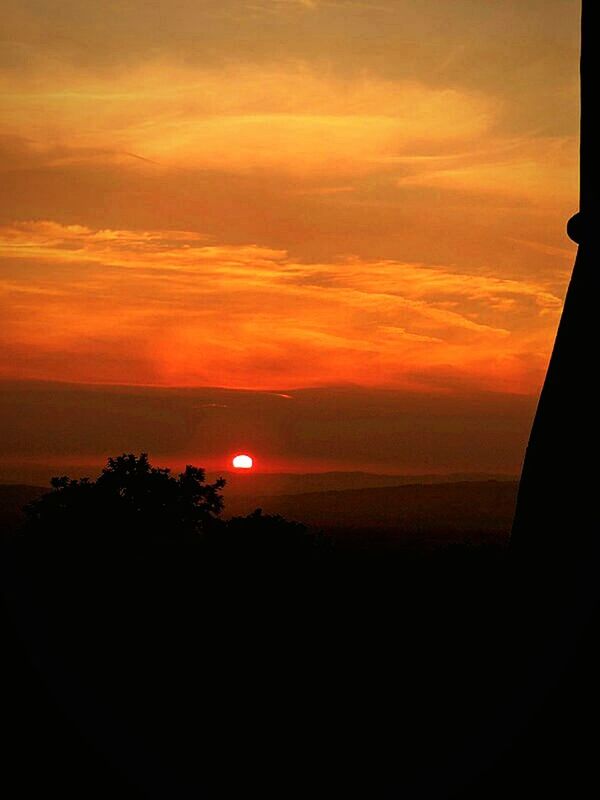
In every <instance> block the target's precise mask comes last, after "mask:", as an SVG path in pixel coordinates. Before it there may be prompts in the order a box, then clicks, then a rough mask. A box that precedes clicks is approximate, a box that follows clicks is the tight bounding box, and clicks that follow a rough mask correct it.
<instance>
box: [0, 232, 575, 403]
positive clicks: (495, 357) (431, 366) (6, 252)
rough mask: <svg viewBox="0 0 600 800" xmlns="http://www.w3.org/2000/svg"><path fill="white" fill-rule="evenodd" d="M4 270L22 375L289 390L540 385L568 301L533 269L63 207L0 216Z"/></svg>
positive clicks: (10, 365)
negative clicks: (497, 269) (45, 215)
mask: <svg viewBox="0 0 600 800" xmlns="http://www.w3.org/2000/svg"><path fill="white" fill-rule="evenodd" d="M0 267H1V274H2V278H1V280H0V291H1V294H2V301H1V303H2V306H3V308H4V313H5V320H6V322H5V326H4V329H3V333H2V338H3V339H4V352H5V356H4V360H3V363H2V372H3V374H5V375H7V376H12V377H29V378H48V377H54V378H58V377H60V378H62V379H64V380H84V381H94V380H99V381H104V382H106V381H110V382H121V381H126V382H132V383H158V384H162V385H202V384H207V383H208V384H216V385H221V386H231V387H238V388H242V387H251V388H257V389H258V388H261V389H269V390H275V391H276V390H277V389H278V388H281V387H285V386H287V387H289V386H310V385H324V384H330V383H339V382H342V383H344V382H346V381H348V379H352V380H353V381H356V382H358V383H361V384H364V385H390V386H402V385H412V386H415V385H417V384H418V383H419V380H420V378H417V379H415V377H414V376H415V375H416V374H417V373H418V374H420V375H425V374H431V375H435V374H436V372H437V371H439V370H442V371H447V370H448V369H451V370H454V373H455V375H460V376H461V379H462V380H466V381H467V382H471V383H473V385H479V386H488V387H491V386H492V385H495V386H498V387H499V386H504V387H505V388H510V389H511V390H516V391H532V390H534V389H535V388H537V383H538V382H539V377H540V374H541V370H542V368H543V364H544V359H545V356H546V352H547V348H548V345H549V341H550V337H551V335H552V332H553V327H554V325H555V323H556V319H557V315H558V313H559V310H560V306H561V300H560V298H559V297H557V296H556V295H555V294H554V293H553V292H552V291H551V290H550V289H549V288H548V287H547V286H544V285H543V284H541V283H539V282H536V281H534V280H521V281H518V280H513V279H507V278H503V277H498V276H495V275H492V274H487V275H486V274H478V275H470V274H465V273H462V272H460V271H457V270H453V269H451V268H449V267H445V266H442V265H437V266H428V265H424V264H418V263H403V262H398V261H393V260H368V259H363V258H358V257H347V258H345V259H338V260H336V261H333V262H328V263H324V262H318V263H303V262H299V261H297V260H295V259H293V258H292V257H291V256H290V255H289V254H288V253H287V252H286V251H284V250H278V249H273V248H266V247H261V246H258V245H256V244H252V243H251V244H246V245H225V244H220V243H216V242H214V241H212V240H210V239H208V238H207V237H206V236H204V235H202V234H199V233H196V232H194V231H185V230H118V229H92V228H89V227H87V226H82V225H63V224H60V223H58V222H55V221H52V220H33V221H22V222H16V223H13V224H11V225H6V226H3V227H2V228H0Z"/></svg>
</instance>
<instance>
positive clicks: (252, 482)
mask: <svg viewBox="0 0 600 800" xmlns="http://www.w3.org/2000/svg"><path fill="white" fill-rule="evenodd" d="M206 474H207V479H208V480H209V481H213V480H215V479H216V478H218V477H219V476H222V477H223V478H225V480H226V481H227V484H226V486H225V490H224V495H225V498H226V499H227V498H228V497H232V496H236V497H238V496H240V497H241V496H249V495H260V496H261V497H265V496H270V495H283V494H286V495H287V494H304V493H306V492H325V491H344V490H348V489H374V488H378V487H385V486H404V485H409V484H438V483H462V482H471V481H475V482H481V481H487V480H496V481H515V480H517V478H516V476H515V475H504V474H488V473H469V472H464V473H463V472H459V473H449V474H446V475H436V474H428V473H425V474H422V475H389V474H379V473H373V472H360V471H355V472H345V471H330V472H309V473H293V472H279V473H261V472H253V471H248V472H247V473H244V472H242V471H236V472H233V471H227V470H225V471H224V470H221V471H216V470H207V473H206Z"/></svg>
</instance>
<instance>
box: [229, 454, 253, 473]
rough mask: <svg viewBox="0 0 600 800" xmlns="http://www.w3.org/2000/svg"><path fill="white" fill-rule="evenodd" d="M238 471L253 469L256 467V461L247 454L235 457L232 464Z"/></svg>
mask: <svg viewBox="0 0 600 800" xmlns="http://www.w3.org/2000/svg"><path fill="white" fill-rule="evenodd" d="M231 463H232V464H233V466H234V467H235V468H236V469H252V467H253V466H254V459H253V458H252V456H249V455H246V453H240V454H239V455H237V456H235V457H234V459H233V461H232V462H231Z"/></svg>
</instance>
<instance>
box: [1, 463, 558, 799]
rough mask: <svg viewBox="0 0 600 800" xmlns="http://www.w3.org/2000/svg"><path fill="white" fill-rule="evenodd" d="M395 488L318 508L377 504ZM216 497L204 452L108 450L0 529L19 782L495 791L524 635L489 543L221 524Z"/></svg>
mask: <svg viewBox="0 0 600 800" xmlns="http://www.w3.org/2000/svg"><path fill="white" fill-rule="evenodd" d="M456 486H458V487H459V488H458V490H457V489H456ZM482 486H483V489H482ZM15 491H16V490H15ZM20 491H23V492H24V493H27V491H28V489H23V490H21V489H20ZM389 491H390V490H389V489H388V488H383V489H368V490H360V491H351V492H339V493H315V495H317V499H316V500H315V503H316V506H315V507H317V508H320V507H321V504H322V502H323V497H326V498H329V499H330V501H331V502H330V506H331V507H333V508H337V509H338V511H339V513H340V514H341V513H342V512H344V513H346V514H347V515H348V516H347V517H344V519H345V520H346V519H349V518H350V517H352V518H355V519H356V518H360V514H361V513H364V514H365V515H367V516H369V518H372V515H373V514H375V515H377V514H378V513H379V514H380V515H381V513H382V512H381V509H380V508H379V505H378V504H377V503H374V496H380V497H381V498H384V497H386V496H388V493H389ZM391 491H392V495H393V498H395V499H394V500H393V503H392V504H394V503H396V506H395V508H396V510H401V508H402V502H403V501H402V498H404V501H405V502H406V504H407V507H408V505H410V503H412V504H413V511H412V512H411V513H413V512H414V513H417V512H418V510H419V508H421V510H423V509H426V508H427V507H428V505H429V506H431V505H432V504H433V505H435V503H437V504H438V510H439V509H440V508H441V503H442V502H444V501H446V502H448V503H449V515H450V517H449V518H452V519H454V520H456V519H458V515H459V512H460V513H463V511H464V510H465V507H466V506H468V505H469V503H472V504H474V505H476V504H477V502H480V503H481V506H480V508H479V510H477V509H472V513H473V514H474V515H475V516H474V517H472V518H475V517H476V516H477V514H479V519H481V518H482V517H481V515H482V513H484V515H485V514H489V515H492V516H493V511H492V509H491V504H493V503H494V502H496V500H498V501H499V502H500V505H501V507H502V508H504V509H505V510H504V512H503V513H508V508H509V505H510V502H511V500H510V497H511V496H513V497H514V487H511V485H510V484H503V483H495V482H485V483H484V484H482V485H478V484H468V486H467V484H458V485H455V487H454V489H453V487H452V486H451V485H439V486H421V487H411V486H405V487H396V488H395V489H394V488H392V490H391ZM457 491H458V494H457ZM482 491H483V494H482ZM511 491H512V492H513V495H511V494H510V493H511ZM453 492H454V494H453ZM34 494H37V493H36V492H34ZM332 494H333V495H334V498H333V499H332V497H331V495H332ZM224 497H225V499H226V487H223V486H222V484H221V483H220V482H213V483H208V482H207V481H206V476H205V473H204V471H203V470H201V469H197V468H194V467H188V468H187V469H186V470H185V472H183V473H182V474H181V475H177V476H174V475H171V474H170V473H169V471H168V470H162V469H158V468H154V467H152V466H151V465H150V464H149V462H148V460H147V459H146V458H145V457H144V456H142V457H136V456H132V455H124V456H121V457H119V458H116V459H111V460H110V461H109V463H108V465H107V468H106V469H105V471H104V472H103V473H102V475H101V476H100V477H99V478H98V479H97V480H95V481H86V480H77V481H71V480H69V479H68V478H66V477H62V478H57V479H56V480H55V481H54V482H53V490H52V491H51V492H50V493H46V494H43V495H42V496H41V497H40V496H39V494H38V495H37V497H33V498H32V499H33V502H31V503H30V505H29V508H28V512H27V518H28V523H27V526H26V527H25V529H23V530H22V531H21V532H20V533H17V534H16V535H13V536H11V537H5V538H4V539H3V541H2V550H3V553H2V555H3V559H2V565H3V567H2V569H3V578H4V586H5V600H6V604H5V610H6V612H7V616H6V629H7V633H8V635H9V637H11V641H12V643H13V644H12V649H11V651H12V652H13V653H14V658H12V659H10V660H9V662H8V666H9V668H10V670H11V683H10V686H11V690H12V702H11V703H10V704H9V705H8V708H7V712H6V714H5V717H6V720H5V724H8V726H9V728H10V729H11V731H12V738H11V744H10V748H9V750H8V751H7V755H8V758H7V763H8V769H9V771H10V772H11V774H12V775H13V776H16V777H18V780H19V782H20V784H19V785H20V789H21V794H20V795H15V796H22V797H27V796H32V795H33V796H36V795H39V792H40V791H41V789H42V788H44V789H45V790H47V789H48V788H49V787H50V788H60V791H61V796H62V797H69V798H80V797H86V798H89V797H98V798H100V797H103V798H104V797H107V796H110V797H115V796H123V797H128V798H130V797H140V798H141V797H150V798H157V799H158V798H164V797H170V798H192V797H203V796H206V797H210V798H223V799H225V798H230V797H239V796H246V795H247V794H250V793H255V792H258V793H259V794H260V796H261V797H268V798H280V797H286V798H304V797H311V798H331V797H361V798H363V797H374V798H379V797H391V796H393V797H395V796H404V797H410V798H420V797H422V798H429V797H431V798H446V797H447V798H450V797H458V796H461V797H462V796H466V793H467V792H469V791H471V788H472V790H473V792H474V793H475V794H474V797H479V798H480V797H485V798H486V800H488V798H496V797H497V798H500V797H505V796H507V794H506V793H507V791H510V790H511V788H514V787H513V784H512V782H511V780H510V773H509V774H508V776H507V775H506V770H505V771H504V773H503V777H502V780H498V779H494V780H493V781H492V788H491V789H490V782H489V778H488V779H485V772H486V770H489V769H494V768H495V765H496V764H497V763H498V761H499V760H501V759H502V758H503V757H504V756H505V754H506V752H507V749H508V747H509V746H510V743H511V741H512V738H514V736H516V735H518V726H519V725H523V724H524V723H523V720H522V718H521V716H520V715H519V713H517V710H516V709H515V707H514V705H513V704H512V697H513V696H514V691H515V687H517V688H519V687H521V684H522V678H521V672H522V664H523V660H524V659H525V661H526V660H527V657H528V656H527V654H528V653H529V652H531V650H532V648H533V647H534V646H535V635H532V631H531V630H530V629H529V627H528V623H527V621H526V619H525V621H524V622H521V619H522V618H523V609H522V607H520V606H519V603H518V596H516V595H515V592H514V586H513V584H512V583H511V581H510V571H509V570H508V569H507V563H506V549H505V548H504V547H503V546H500V545H497V544H490V543H488V544H479V545H475V544H452V545H449V546H438V547H437V548H435V549H432V550H427V549H426V548H421V549H415V548H413V549H411V548H403V549H402V548H399V549H393V548H392V549H390V548H388V547H382V546H381V543H380V541H379V540H378V539H377V538H376V537H375V538H372V539H368V540H365V542H366V541H368V542H370V546H369V547H360V548H354V547H351V546H350V547H349V546H346V545H347V543H348V540H347V539H346V540H344V539H343V537H339V538H336V537H332V536H330V535H327V534H326V533H317V532H316V531H315V530H313V529H311V528H308V527H307V526H306V525H304V524H302V522H298V521H294V519H293V518H292V519H287V518H285V517H284V516H282V515H280V514H277V513H275V512H274V511H273V509H271V508H268V507H265V509H264V510H260V509H254V510H253V511H252V513H250V514H247V515H237V516H234V517H232V518H230V519H225V518H224V515H223V513H222V511H221V507H222V501H223V499H224ZM310 497H314V496H313V495H310ZM453 497H454V501H453V500H452V498H453ZM477 497H478V498H479V500H476V498H477ZM272 499H273V500H277V501H278V502H279V501H282V502H284V503H285V502H288V500H289V498H287V497H284V498H283V499H282V498H272ZM297 499H298V496H297V495H296V496H294V502H295V501H297ZM338 501H339V502H338ZM290 502H291V500H290ZM452 502H454V506H452ZM336 503H337V505H336ZM344 503H345V504H346V506H347V508H346V510H345V511H344ZM502 503H504V504H505V505H504V506H502ZM361 504H364V508H363V510H362V511H361ZM307 507H308V506H307ZM378 509H379V510H378ZM394 513H396V512H394ZM453 515H454V516H453ZM409 518H410V514H408V512H407V514H406V515H405V520H406V519H409ZM381 519H383V521H384V522H385V524H387V521H388V520H389V519H391V517H389V516H388V517H385V515H384V516H383V517H381ZM515 623H518V624H515ZM11 651H9V652H11ZM516 654H518V658H516V657H515V655H516ZM536 681H537V683H536V685H537V686H538V691H542V690H543V686H542V685H540V684H539V676H536ZM515 726H517V727H516V728H515ZM507 731H508V733H507ZM474 754H476V755H474ZM32 763H34V764H36V765H37V769H35V770H32V769H31V764H32ZM478 771H479V772H478ZM480 773H481V774H480ZM484 779H485V780H487V782H486V783H485V788H484V789H483V790H481V789H480V790H477V786H478V782H479V781H481V780H484ZM468 781H471V782H472V784H473V785H472V787H471V788H469V785H468ZM502 781H504V783H503V782H502ZM530 794H531V793H530ZM511 796H512V795H511ZM515 796H518V795H515Z"/></svg>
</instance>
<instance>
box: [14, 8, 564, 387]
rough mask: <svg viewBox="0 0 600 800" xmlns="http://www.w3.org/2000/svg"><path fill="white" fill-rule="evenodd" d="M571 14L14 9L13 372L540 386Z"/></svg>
mask: <svg viewBox="0 0 600 800" xmlns="http://www.w3.org/2000/svg"><path fill="white" fill-rule="evenodd" d="M578 6H579V4H578V3H577V2H573V1H572V0H544V2H542V0H530V2H527V3H522V2H516V0H511V1H509V0H497V2H494V3H481V2H475V0H456V2H453V3H447V2H441V0H437V2H434V1H433V0H428V1H426V2H419V3H416V2H409V1H408V0H394V1H393V2H392V1H391V0H377V2H373V3H366V2H358V1H356V2H355V0H348V2H344V1H343V0H339V1H337V0H331V1H328V0H323V2H319V0H314V1H313V0H304V1H302V0H297V1H295V0H268V1H267V0H253V2H241V0H236V1H235V2H233V1H232V0H219V2H211V1H207V2H203V3H198V2H193V1H192V0H174V2H170V3H169V4H167V3H155V4H152V5H148V4H147V3H145V2H142V1H141V0H129V1H124V0H122V1H121V2H118V3H117V2H107V3H102V4H99V3H92V2H86V0H79V2H74V1H73V0H55V1H53V0H45V1H44V2H41V0H39V1H37V2H36V1H32V0H25V2H23V0H21V1H20V2H18V3H17V2H12V1H11V0H9V2H8V3H6V4H5V7H4V12H3V13H4V20H3V25H4V27H5V31H6V32H5V37H4V38H5V40H6V41H5V45H6V46H5V47H4V51H5V52H4V54H3V57H2V61H1V62H0V91H1V92H2V121H3V125H2V136H0V171H1V173H2V175H1V180H2V183H3V186H4V192H3V193H2V194H3V196H2V199H1V200H0V288H1V294H0V297H1V299H0V304H1V310H2V315H3V319H4V325H3V327H2V331H1V333H0V339H1V356H0V376H1V377H3V378H4V379H6V380H25V381H28V380H50V381H68V382H73V383H104V384H125V385H155V386H161V387H175V386H179V387H186V386H187V387H202V386H217V387H225V388H234V389H242V388H243V389H257V390H278V389H279V390H290V389H302V388H308V387H332V386H343V385H350V384H351V385H354V386H359V387H367V388H372V389H374V390H378V389H382V388H386V389H394V390H403V391H409V392H417V393H418V392H431V391H432V387H435V390H436V391H446V392H452V391H455V390H456V389H457V387H459V388H460V391H462V392H468V391H485V392H506V393H512V394H515V393H516V394H522V395H528V396H530V395H535V394H536V393H537V392H538V391H539V387H540V384H541V380H542V378H543V374H544V370H545V367H546V364H547V360H548V356H549V352H550V347H551V343H552V339H553V336H554V333H555V330H556V325H557V321H558V315H559V313H560V308H561V302H562V298H563V296H564V292H565V289H566V282H567V279H568V275H569V273H570V269H571V266H572V261H573V255H574V247H573V245H572V244H571V243H570V242H569V240H568V239H567V237H566V234H565V223H566V220H567V218H568V217H569V216H570V215H571V214H572V213H573V211H574V210H576V207H577V193H578V182H577V180H578V179H577V144H578V138H577V132H578V99H577V95H578V89H577V79H578V75H577V69H578V63H577V62H578V53H577V48H578Z"/></svg>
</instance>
